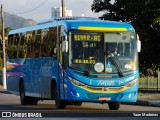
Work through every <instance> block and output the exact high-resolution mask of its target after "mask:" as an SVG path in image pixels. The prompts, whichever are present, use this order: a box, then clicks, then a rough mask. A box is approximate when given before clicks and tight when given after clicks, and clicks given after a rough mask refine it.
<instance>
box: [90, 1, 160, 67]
mask: <svg viewBox="0 0 160 120" xmlns="http://www.w3.org/2000/svg"><path fill="white" fill-rule="evenodd" d="M91 9H92V11H94V12H102V11H103V12H104V14H103V15H102V16H101V17H100V18H101V19H104V20H114V21H123V22H129V23H131V24H132V25H133V26H134V28H135V29H136V32H137V33H138V34H139V36H140V40H141V41H142V51H141V53H140V64H145V67H146V68H148V67H151V66H152V64H160V52H159V51H160V47H159V44H160V34H159V29H160V0H94V1H93V4H92V6H91Z"/></svg>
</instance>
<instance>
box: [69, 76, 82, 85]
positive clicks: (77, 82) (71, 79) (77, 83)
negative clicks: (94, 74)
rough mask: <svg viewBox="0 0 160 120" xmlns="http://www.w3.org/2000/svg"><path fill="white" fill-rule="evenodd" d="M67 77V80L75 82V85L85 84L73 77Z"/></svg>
mask: <svg viewBox="0 0 160 120" xmlns="http://www.w3.org/2000/svg"><path fill="white" fill-rule="evenodd" d="M68 78H69V80H70V81H71V82H72V83H73V84H75V85H77V86H85V84H84V83H82V82H80V81H78V80H75V79H73V78H71V77H68Z"/></svg>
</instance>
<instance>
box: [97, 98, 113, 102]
mask: <svg viewBox="0 0 160 120" xmlns="http://www.w3.org/2000/svg"><path fill="white" fill-rule="evenodd" d="M98 99H99V100H100V101H103V100H105V101H110V100H111V98H110V97H99V98H98Z"/></svg>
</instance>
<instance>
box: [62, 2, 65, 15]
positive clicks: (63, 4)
mask: <svg viewBox="0 0 160 120" xmlns="http://www.w3.org/2000/svg"><path fill="white" fill-rule="evenodd" d="M62 17H65V3H64V0H62Z"/></svg>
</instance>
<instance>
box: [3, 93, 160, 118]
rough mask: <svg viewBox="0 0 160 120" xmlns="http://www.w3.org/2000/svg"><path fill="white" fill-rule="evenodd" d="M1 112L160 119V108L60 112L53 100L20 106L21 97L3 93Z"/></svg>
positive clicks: (88, 106)
mask: <svg viewBox="0 0 160 120" xmlns="http://www.w3.org/2000/svg"><path fill="white" fill-rule="evenodd" d="M0 112H1V113H0V114H1V116H2V112H3V114H4V112H9V113H11V114H12V118H13V117H16V116H17V115H20V117H21V116H23V117H25V116H28V113H31V114H32V113H33V114H34V113H35V114H37V115H39V116H40V117H42V119H44V118H46V117H47V119H50V118H52V119H53V118H56V120H62V119H63V120H64V119H65V120H70V119H71V118H74V119H76V120H86V119H88V118H90V119H91V118H92V119H93V120H96V119H97V120H98V119H100V118H101V119H105V117H107V118H110V120H112V119H113V117H115V118H117V119H118V120H121V119H120V118H119V117H121V118H123V119H122V120H128V118H129V120H130V118H135V117H136V116H135V115H141V116H142V114H143V113H144V114H145V115H147V116H143V117H142V118H143V119H144V118H145V120H146V119H149V118H153V119H154V120H157V119H160V107H150V106H137V105H123V104H122V105H121V107H120V109H119V110H115V111H111V110H109V108H108V104H103V105H102V104H98V103H83V104H82V106H67V108H66V109H62V110H58V109H55V104H54V101H51V100H49V101H48V100H46V101H39V103H38V105H36V106H22V105H20V100H19V96H16V95H13V94H3V93H0ZM38 113H39V114H38ZM144 114H143V115H144ZM148 115H151V116H148ZM154 115H155V116H154ZM156 115H158V117H157V116H156ZM0 119H1V118H0ZM14 119H16V118H14ZM24 119H27V118H24ZM36 120H37V119H36ZM136 120H140V116H137V117H136Z"/></svg>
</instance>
